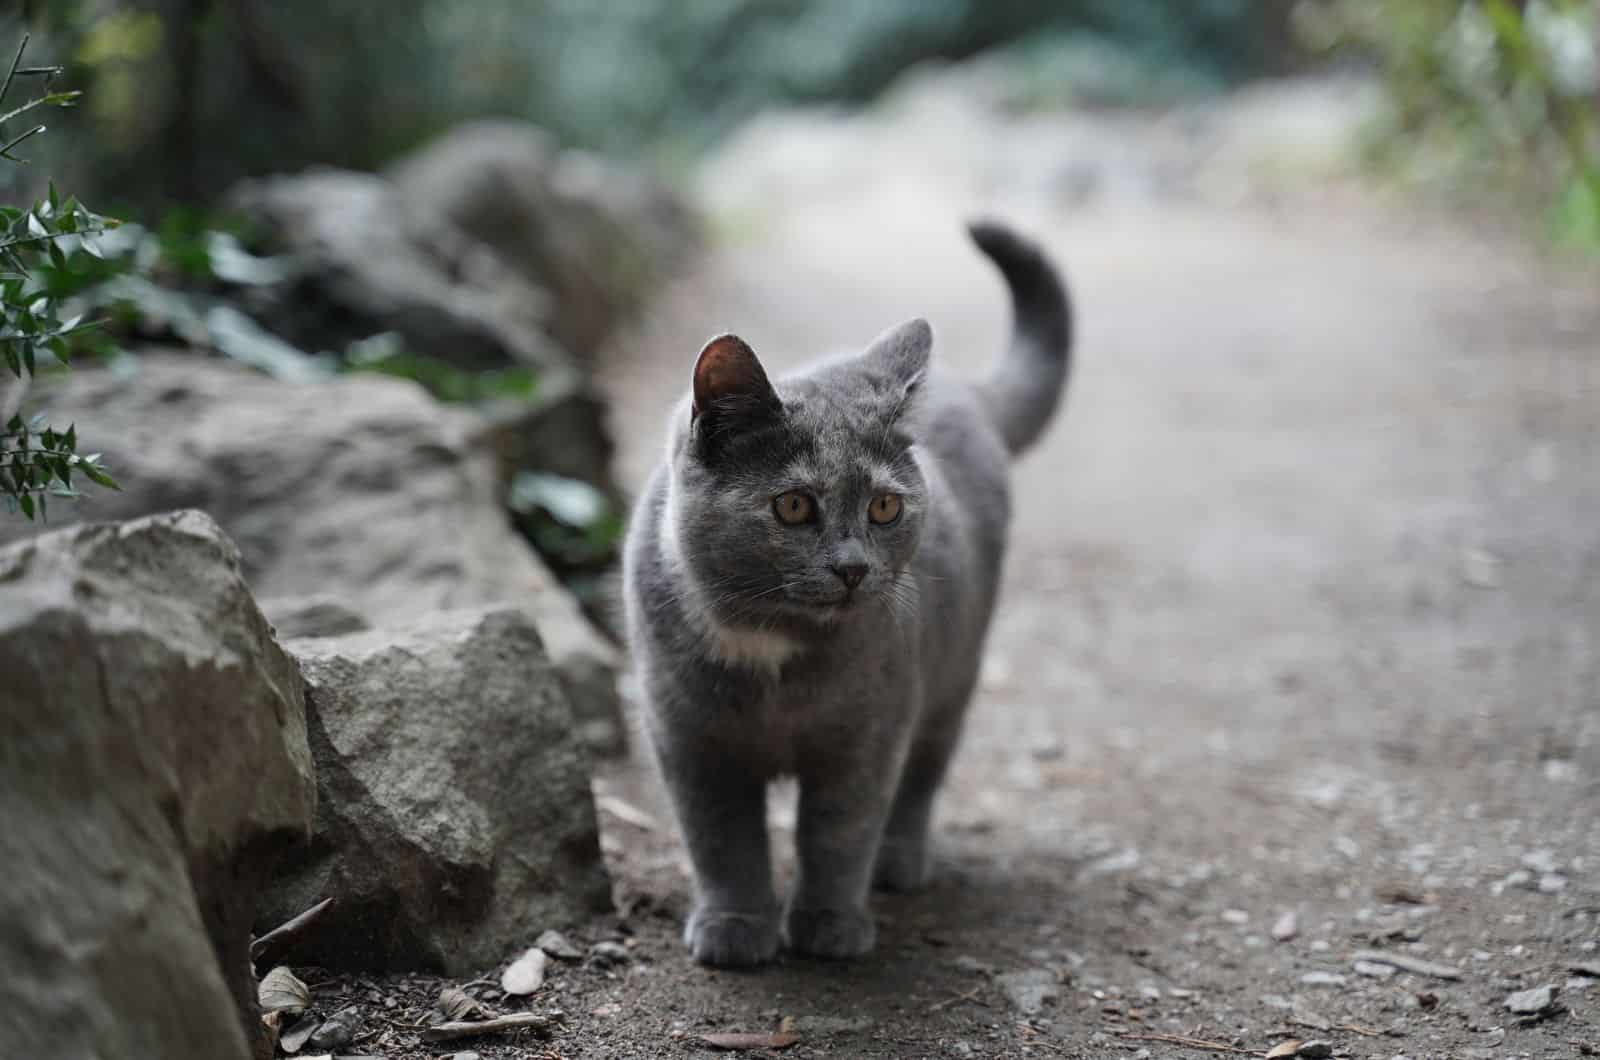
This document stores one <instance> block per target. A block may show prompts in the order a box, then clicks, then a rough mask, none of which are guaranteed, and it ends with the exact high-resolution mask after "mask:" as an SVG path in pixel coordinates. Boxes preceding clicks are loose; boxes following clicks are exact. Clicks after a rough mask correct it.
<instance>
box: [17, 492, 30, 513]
mask: <svg viewBox="0 0 1600 1060" xmlns="http://www.w3.org/2000/svg"><path fill="white" fill-rule="evenodd" d="M17 506H18V507H19V508H21V509H22V514H23V515H26V516H27V517H28V518H29V519H32V518H33V497H32V496H31V495H30V494H27V493H24V494H23V495H22V496H20V497H18V498H17Z"/></svg>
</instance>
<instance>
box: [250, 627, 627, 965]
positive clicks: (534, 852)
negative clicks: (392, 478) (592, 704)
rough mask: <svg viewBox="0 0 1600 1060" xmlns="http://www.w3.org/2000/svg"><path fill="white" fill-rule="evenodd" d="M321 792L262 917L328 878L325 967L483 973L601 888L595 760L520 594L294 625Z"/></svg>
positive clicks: (309, 898) (284, 910)
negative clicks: (393, 622)
mask: <svg viewBox="0 0 1600 1060" xmlns="http://www.w3.org/2000/svg"><path fill="white" fill-rule="evenodd" d="M289 649H290V651H292V652H293V653H294V654H295V655H296V656H297V657H298V658H299V660H300V665H301V668H302V670H303V672H304V674H305V679H306V703H307V718H308V726H309V729H310V742H311V750H312V754H313V755H314V756H315V759H316V764H317V783H318V788H319V796H320V798H319V802H318V808H317V820H316V829H315V836H314V838H313V841H312V844H311V847H310V848H309V849H307V850H305V851H304V852H302V853H298V854H296V855H295V856H294V857H293V858H292V860H291V861H289V862H288V863H287V864H286V866H285V871H284V873H283V874H282V875H281V876H280V878H279V879H278V880H277V881H276V883H275V884H274V886H273V888H272V891H271V894H270V895H269V897H268V900H267V902H266V904H265V905H264V906H263V910H262V922H263V924H265V923H268V922H271V921H274V920H278V919H283V918H286V917H288V916H291V915H293V914H294V913H296V912H298V911H299V910H301V909H304V908H307V907H309V906H310V905H312V904H313V903H315V902H316V901H318V900H319V899H321V898H323V897H326V896H328V895H337V896H338V899H339V901H338V904H337V905H335V906H334V907H333V908H332V909H330V910H329V912H328V913H327V914H326V916H325V917H324V919H323V921H321V922H320V923H319V925H318V929H317V930H316V931H315V932H313V933H311V935H309V936H308V937H307V939H306V941H305V942H304V943H303V944H302V945H301V946H300V947H299V948H298V949H297V951H296V952H297V955H298V957H299V958H300V959H304V960H307V961H311V962H313V963H318V964H323V965H326V966H328V967H336V968H353V969H364V970H369V971H371V970H377V969H424V970H437V971H442V972H444V973H446V974H451V975H467V974H475V973H477V972H479V971H482V970H483V969H485V968H488V967H490V966H492V965H494V964H495V963H497V962H498V961H500V960H501V959H503V958H504V956H505V955H506V954H507V953H508V952H510V950H512V949H514V948H515V947H516V946H517V945H518V944H519V942H526V941H529V940H532V939H533V938H534V937H535V936H537V935H538V934H539V932H540V931H542V930H544V929H546V928H549V927H551V926H553V925H568V924H573V923H577V922H581V921H582V920H584V919H586V918H587V917H588V916H590V915H592V914H593V912H594V911H596V910H597V909H603V908H606V907H608V906H609V902H610V887H609V883H608V882H607V878H606V874H605V870H604V868H603V866H602V864H601V860H600V847H599V839H598V833H597V831H596V826H595V817H594V807H593V801H592V799H591V798H590V793H589V762H588V755H587V752H586V749H585V747H584V745H583V742H582V737H581V735H580V733H579V732H578V729H577V725H576V723H575V720H574V718H573V715H572V711H571V709H570V707H569V705H568V702H567V697H566V694H565V692H564V690H563V687H562V684H561V679H560V676H559V675H558V674H557V672H556V670H555V668H554V667H553V666H552V665H551V663H550V660H549V658H548V657H547V656H546V654H545V651H544V647H543V645H542V644H541V643H540V639H539V633H538V630H537V629H535V627H534V625H533V623H532V622H530V621H529V620H528V618H527V616H526V615H524V614H523V613H522V612H521V611H519V610H516V609H512V608H502V609H493V608H490V609H481V610H472V611H458V612H447V613H441V614H437V615H433V616H430V617H429V618H427V619H426V620H424V621H421V622H419V623H416V624H414V625H412V626H410V627H408V628H406V629H404V630H399V631H394V630H386V631H382V632H371V633H358V634H353V635H351V636H346V637H338V638H329V639H311V640H299V641H292V642H290V644H289Z"/></svg>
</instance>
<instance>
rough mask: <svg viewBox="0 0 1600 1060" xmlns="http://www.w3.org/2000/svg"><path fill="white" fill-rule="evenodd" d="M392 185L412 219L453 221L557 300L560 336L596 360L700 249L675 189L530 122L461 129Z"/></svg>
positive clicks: (414, 157) (413, 158) (428, 148)
mask: <svg viewBox="0 0 1600 1060" xmlns="http://www.w3.org/2000/svg"><path fill="white" fill-rule="evenodd" d="M388 176H389V178H390V179H391V180H392V181H393V183H394V185H395V187H396V188H397V189H398V191H399V193H400V195H401V197H402V199H403V200H404V202H405V203H406V205H407V208H408V209H409V210H410V211H411V212H413V213H416V214H419V215H423V216H428V215H435V214H441V213H442V214H443V216H444V217H446V218H448V219H449V220H450V222H452V223H453V225H454V226H455V227H456V228H457V229H459V230H460V231H463V232H466V233H467V234H468V235H470V236H472V237H473V238H475V239H477V240H478V241H480V242H482V243H484V244H486V245H488V246H490V247H492V248H493V249H494V251H495V252H496V254H497V255H498V257H499V258H500V259H501V260H502V261H504V262H506V263H507V264H508V265H510V266H512V267H513V268H515V269H517V270H518V271H520V272H521V273H522V274H523V275H524V276H526V277H527V278H528V279H529V280H530V281H531V282H532V283H533V284H534V285H535V286H537V287H539V288H540V289H541V290H545V291H548V292H550V294H551V296H552V300H551V305H550V307H549V311H548V315H547V321H548V328H549V330H550V333H551V335H552V336H554V338H555V339H556V341H558V342H560V343H562V344H563V345H564V346H565V347H566V348H567V349H568V350H570V351H572V352H573V353H574V354H576V355H577V357H578V359H579V360H580V361H581V362H584V363H587V362H588V361H589V360H590V359H591V358H592V356H593V354H594V352H595V350H597V349H598V348H599V347H600V345H601V344H602V343H603V342H604V341H605V340H606V339H607V338H608V337H609V336H610V335H611V334H612V332H613V331H614V330H615V329H616V328H617V327H618V325H619V324H622V323H624V322H626V321H627V320H628V319H629V318H630V317H631V316H632V314H633V313H634V312H635V311H636V310H637V309H638V308H639V307H640V306H641V305H642V304H643V303H644V300H645V297H646V296H647V295H648V293H649V292H650V291H651V290H652V289H653V288H654V287H655V286H656V285H657V284H658V283H660V282H661V281H662V279H664V278H665V277H666V276H667V275H668V273H669V272H670V270H671V268H672V266H673V265H675V264H676V263H677V262H679V261H680V260H682V259H683V258H685V257H687V256H688V255H689V254H690V253H691V252H692V251H693V250H694V249H695V248H696V247H697V246H698V242H699V240H698V237H697V234H696V229H695V225H694V224H693V222H692V218H691V216H690V214H689V212H688V211H687V210H686V209H685V207H684V206H683V204H682V203H681V202H680V200H679V199H678V197H677V196H676V195H675V194H673V193H672V192H671V191H670V190H669V189H668V188H667V187H666V186H665V185H663V184H662V183H660V182H659V181H657V180H655V179H653V178H651V177H650V176H648V175H647V174H644V173H642V172H640V171H638V170H637V169H634V168H631V167H626V166H620V165H616V164H613V163H610V162H608V161H606V160H605V159H602V158H600V157H598V156H596V155H592V154H589V153H587V152H584V151H576V150H562V149H560V148H558V147H557V146H556V145H555V144H554V143H553V142H552V140H551V139H550V137H549V135H548V134H547V133H545V132H544V131H543V130H541V129H539V128H538V127H537V126H533V125H529V124H527V123H525V122H519V121H510V120H488V121H477V122H469V123H467V124H464V125H459V126H457V127H456V128H454V129H451V130H450V131H449V132H447V133H445V134H444V135H442V136H440V137H439V138H437V139H436V140H434V141H432V142H431V143H428V144H426V145H424V146H423V147H421V148H419V149H418V150H417V151H415V152H413V153H412V154H410V155H408V156H406V157H405V158H403V159H401V160H400V161H399V162H397V163H395V165H393V166H392V167H391V168H390V169H389V171H388Z"/></svg>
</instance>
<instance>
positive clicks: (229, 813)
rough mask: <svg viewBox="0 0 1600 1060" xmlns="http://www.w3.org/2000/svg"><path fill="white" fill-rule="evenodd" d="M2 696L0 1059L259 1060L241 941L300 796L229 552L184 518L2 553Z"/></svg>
mask: <svg viewBox="0 0 1600 1060" xmlns="http://www.w3.org/2000/svg"><path fill="white" fill-rule="evenodd" d="M0 675H3V676H0V725H3V726H4V728H5V738H4V739H3V740H0V806H3V807H4V808H5V809H4V813H5V819H4V823H3V825H0V865H4V872H5V883H4V885H3V886H0V968H3V969H4V971H3V973H0V1056H6V1057H24V1056H39V1057H45V1056H50V1057H75V1058H86V1060H87V1058H97V1060H123V1058H125V1057H165V1058H170V1060H191V1058H192V1060H231V1058H242V1057H246V1056H249V1055H251V1044H250V1043H251V1041H252V1040H254V1041H255V1042H257V1044H258V1045H261V1046H263V1048H262V1049H261V1050H259V1051H258V1052H257V1054H256V1055H257V1056H262V1055H270V1045H269V1044H267V1043H265V1042H264V1041H263V1040H262V1039H260V1038H259V1037H257V1036H258V1035H259V1034H260V1031H261V1023H260V1019H259V1014H258V1012H257V1011H256V1008H255V988H254V983H253V980H252V977H251V971H250V964H249V943H250V928H251V921H252V918H253V916H254V913H255V904H256V899H257V896H258V893H259V890H260V888H261V885H262V883H263V882H264V880H265V877H266V875H267V873H268V871H269V870H270V868H271V862H272V861H273V859H274V857H275V856H276V854H277V853H278V852H279V850H280V848H282V847H284V846H286V845H288V844H289V843H290V842H292V841H295V840H300V841H303V840H304V839H305V838H306V836H307V835H308V833H309V831H310V826H311V816H312V809H313V800H314V798H315V785H314V783H313V780H312V776H311V756H310V753H309V751H308V750H307V745H306V730H305V708H304V702H303V699H302V690H301V683H300V675H299V672H298V671H297V669H296V667H295V664H294V662H293V660H292V659H291V658H289V657H288V656H287V655H285V654H284V652H283V651H282V650H281V649H280V648H279V647H278V645H277V644H276V643H275V642H274V641H273V639H272V635H271V630H270V629H269V628H268V626H267V623H266V620H265V619H264V618H263V617H262V616H261V613H260V611H258V610H257V608H256V605H255V603H254V602H253V601H252V599H251V597H250V593H249V592H248V591H247V590H246V588H245V582H244V578H243V576H242V573H241V570H240V566H239V557H238V554H237V552H236V551H235V550H234V548H233V545H232V544H231V543H230V542H229V541H228V540H227V538H226V537H224V536H223V534H222V532H221V530H219V529H218V528H217V526H216V524H215V523H213V522H212V521H211V520H210V519H209V518H207V517H206V516H205V515H203V514H201V513H199V512H179V513H175V514H169V515H160V516H155V517H152V518H149V519H142V520H139V521H137V522H133V523H126V524H120V525H118V524H102V525H90V526H81V527H76V528H73V529H70V530H63V531H58V532H55V533H51V534H47V535H45V536H43V537H39V538H36V539H34V540H30V541H26V542H23V543H20V544H15V545H11V546H9V547H7V548H5V549H3V550H0ZM247 1028H248V1030H247Z"/></svg>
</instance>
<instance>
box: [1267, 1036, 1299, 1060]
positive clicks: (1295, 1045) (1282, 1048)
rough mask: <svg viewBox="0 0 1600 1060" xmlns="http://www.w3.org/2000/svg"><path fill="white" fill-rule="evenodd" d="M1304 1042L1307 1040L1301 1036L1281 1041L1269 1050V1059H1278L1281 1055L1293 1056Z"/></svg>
mask: <svg viewBox="0 0 1600 1060" xmlns="http://www.w3.org/2000/svg"><path fill="white" fill-rule="evenodd" d="M1304 1044H1305V1042H1303V1041H1301V1040H1300V1039H1299V1038H1290V1039H1289V1040H1288V1041H1286V1042H1279V1043H1278V1044H1277V1045H1274V1046H1273V1047H1272V1048H1271V1049H1268V1050H1267V1060H1276V1058H1277V1057H1280V1056H1293V1055H1294V1054H1295V1053H1297V1052H1299V1051H1300V1047H1301V1046H1302V1045H1304Z"/></svg>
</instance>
